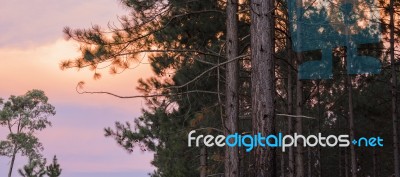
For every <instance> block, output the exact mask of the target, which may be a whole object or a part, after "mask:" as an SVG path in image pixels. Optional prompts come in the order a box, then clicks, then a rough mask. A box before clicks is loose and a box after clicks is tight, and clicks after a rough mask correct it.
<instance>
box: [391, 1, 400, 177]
mask: <svg viewBox="0 0 400 177" xmlns="http://www.w3.org/2000/svg"><path fill="white" fill-rule="evenodd" d="M389 8H390V63H391V67H390V69H391V72H392V78H391V91H392V121H393V158H394V172H395V175H396V177H400V164H399V142H398V139H399V136H398V126H397V124H398V120H397V105H396V104H397V93H396V90H397V76H396V68H395V65H394V0H390V7H389Z"/></svg>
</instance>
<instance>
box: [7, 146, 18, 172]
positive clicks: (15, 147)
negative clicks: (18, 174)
mask: <svg viewBox="0 0 400 177" xmlns="http://www.w3.org/2000/svg"><path fill="white" fill-rule="evenodd" d="M17 152H18V147H17V145H15V146H14V151H13V154H12V158H11V162H10V169H9V171H8V177H11V174H12V171H13V167H14V163H15V156H16V155H17Z"/></svg>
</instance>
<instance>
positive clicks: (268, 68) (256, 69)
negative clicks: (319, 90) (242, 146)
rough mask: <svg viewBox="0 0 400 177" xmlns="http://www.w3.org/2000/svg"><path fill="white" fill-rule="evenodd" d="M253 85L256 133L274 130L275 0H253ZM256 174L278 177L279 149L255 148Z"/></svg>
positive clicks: (266, 132)
mask: <svg viewBox="0 0 400 177" xmlns="http://www.w3.org/2000/svg"><path fill="white" fill-rule="evenodd" d="M250 6H251V8H250V9H251V10H250V13H251V27H250V30H251V66H252V73H251V84H252V88H251V89H252V96H251V99H252V123H253V125H252V126H253V133H254V134H258V133H261V134H262V135H263V136H267V135H269V134H274V133H275V130H274V128H275V126H274V122H275V71H274V49H275V48H274V47H275V46H274V0H251V1H250ZM253 155H254V162H255V164H254V173H255V176H257V177H275V176H277V174H276V161H275V159H276V152H275V149H274V148H271V147H268V146H266V147H260V146H258V147H256V148H255V149H254V150H253Z"/></svg>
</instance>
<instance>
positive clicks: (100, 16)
mask: <svg viewBox="0 0 400 177" xmlns="http://www.w3.org/2000/svg"><path fill="white" fill-rule="evenodd" d="M126 12H127V11H126V10H124V9H123V8H122V5H121V4H120V3H118V1H117V0H112V1H110V0H85V1H81V0H68V1H45V0H37V1H26V0H13V1H2V2H1V5H0V26H1V28H0V47H4V46H13V47H15V46H17V47H33V46H36V45H38V44H43V43H48V42H52V41H54V40H56V39H58V38H60V37H61V36H63V34H62V30H63V28H64V27H65V26H70V27H72V28H88V27H90V26H91V25H92V24H99V25H101V26H105V25H107V23H108V22H116V21H117V15H124V14H126Z"/></svg>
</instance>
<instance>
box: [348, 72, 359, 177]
mask: <svg viewBox="0 0 400 177" xmlns="http://www.w3.org/2000/svg"><path fill="white" fill-rule="evenodd" d="M352 85H353V84H352V79H351V76H350V75H347V89H348V92H349V93H348V95H349V129H350V140H351V141H352V140H354V109H353V86H352ZM350 159H351V176H352V177H357V158H356V150H355V146H354V145H353V144H352V145H350Z"/></svg>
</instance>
